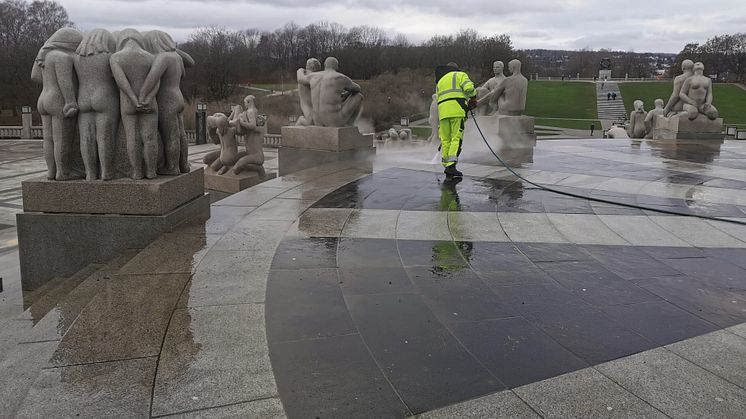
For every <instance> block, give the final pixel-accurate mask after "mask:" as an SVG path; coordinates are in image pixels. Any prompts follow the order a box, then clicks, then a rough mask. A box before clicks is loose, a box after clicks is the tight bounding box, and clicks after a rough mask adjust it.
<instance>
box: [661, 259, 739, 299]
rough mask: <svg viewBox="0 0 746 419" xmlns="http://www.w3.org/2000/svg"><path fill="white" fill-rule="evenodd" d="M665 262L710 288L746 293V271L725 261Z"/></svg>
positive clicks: (671, 260) (679, 260) (685, 260)
mask: <svg viewBox="0 0 746 419" xmlns="http://www.w3.org/2000/svg"><path fill="white" fill-rule="evenodd" d="M663 262H664V263H666V264H667V265H670V266H671V267H673V268H674V269H676V270H677V271H679V272H683V273H684V274H686V275H687V276H690V277H692V278H696V279H697V281H699V282H700V283H702V284H705V285H706V286H708V287H714V288H724V289H727V290H731V291H746V270H744V269H743V268H741V267H739V266H736V265H734V264H732V263H730V262H727V261H725V260H722V259H716V258H710V257H707V258H689V259H666V260H664V261H663Z"/></svg>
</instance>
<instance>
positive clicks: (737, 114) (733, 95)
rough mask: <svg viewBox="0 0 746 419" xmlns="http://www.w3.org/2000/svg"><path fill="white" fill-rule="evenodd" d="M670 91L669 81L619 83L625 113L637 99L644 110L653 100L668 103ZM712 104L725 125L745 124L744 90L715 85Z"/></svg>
mask: <svg viewBox="0 0 746 419" xmlns="http://www.w3.org/2000/svg"><path fill="white" fill-rule="evenodd" d="M672 89H673V83H672V82H671V81H655V82H633V83H619V90H620V92H621V93H622V98H623V99H624V107H625V108H626V109H627V112H631V111H632V103H633V102H634V101H635V100H637V99H641V100H642V101H643V102H644V103H645V110H650V109H652V108H653V107H654V105H653V102H654V101H655V99H658V98H660V99H663V100H664V101H668V98H669V97H670V96H671V90H672ZM712 104H713V105H715V107H716V108H717V109H718V110H719V111H720V116H721V117H723V120H724V122H725V123H728V124H746V90H743V89H741V88H740V87H738V86H736V85H733V84H725V83H717V84H715V85H714V87H713V101H712Z"/></svg>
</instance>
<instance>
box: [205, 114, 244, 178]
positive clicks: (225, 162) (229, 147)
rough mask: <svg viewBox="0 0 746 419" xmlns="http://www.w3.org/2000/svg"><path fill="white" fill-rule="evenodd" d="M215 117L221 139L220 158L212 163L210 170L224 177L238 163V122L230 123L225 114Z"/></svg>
mask: <svg viewBox="0 0 746 419" xmlns="http://www.w3.org/2000/svg"><path fill="white" fill-rule="evenodd" d="M213 116H214V117H215V122H216V124H217V132H218V136H219V137H220V156H219V158H217V159H215V161H213V162H212V164H211V165H210V168H211V169H212V170H214V171H215V172H217V173H218V174H219V175H222V174H223V173H225V172H227V171H228V169H230V168H231V166H233V165H234V164H235V163H236V161H238V144H237V142H236V125H237V123H238V121H237V120H234V121H233V122H230V121H228V117H227V116H225V114H223V113H216V114H215V115H213Z"/></svg>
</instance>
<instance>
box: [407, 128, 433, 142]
mask: <svg viewBox="0 0 746 419" xmlns="http://www.w3.org/2000/svg"><path fill="white" fill-rule="evenodd" d="M409 129H411V130H412V135H416V136H417V137H418V138H424V139H427V138H429V137H430V134H431V133H432V132H433V129H432V128H430V127H409Z"/></svg>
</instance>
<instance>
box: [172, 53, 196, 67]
mask: <svg viewBox="0 0 746 419" xmlns="http://www.w3.org/2000/svg"><path fill="white" fill-rule="evenodd" d="M176 53H177V54H179V56H180V57H181V61H183V62H184V67H186V68H189V67H194V58H192V56H191V55H189V54H187V53H186V52H184V51H182V50H180V49H178V48H177V49H176Z"/></svg>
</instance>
